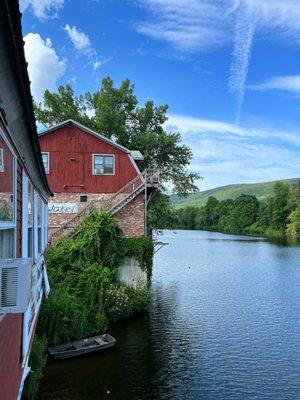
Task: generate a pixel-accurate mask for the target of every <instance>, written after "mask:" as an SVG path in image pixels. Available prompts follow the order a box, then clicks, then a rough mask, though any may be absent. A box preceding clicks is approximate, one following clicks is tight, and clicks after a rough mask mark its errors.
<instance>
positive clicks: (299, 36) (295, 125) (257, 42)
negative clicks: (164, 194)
mask: <svg viewBox="0 0 300 400" xmlns="http://www.w3.org/2000/svg"><path fill="white" fill-rule="evenodd" d="M20 5H21V10H22V12H23V19H22V23H23V35H24V40H25V54H26V58H27V61H28V65H29V66H28V69H29V75H30V79H31V89H32V94H33V96H34V98H35V99H36V100H37V101H40V100H41V99H42V94H43V92H44V90H45V89H49V90H52V91H54V90H55V89H56V88H57V86H58V85H65V84H66V83H71V84H72V85H73V87H74V90H75V91H76V93H77V94H81V93H84V92H86V91H94V90H97V89H99V87H100V85H101V81H102V79H103V78H104V77H105V76H110V77H111V78H112V79H113V80H114V82H115V84H116V85H119V84H120V83H121V81H122V80H123V79H125V78H129V79H130V80H131V81H132V82H134V83H135V87H136V93H137V96H138V98H139V101H140V102H141V105H142V104H143V103H144V102H145V101H147V100H154V102H155V104H156V105H160V104H168V105H169V120H168V122H167V126H168V127H170V128H176V129H178V130H179V131H180V133H181V135H182V141H183V143H185V144H186V145H188V146H189V147H190V148H191V149H192V151H193V159H192V162H191V165H190V167H189V169H190V170H192V171H197V172H199V173H200V175H201V176H202V177H203V179H202V180H200V181H199V182H198V184H199V188H200V190H206V189H210V188H213V187H217V186H224V185H228V184H233V183H252V182H263V181H269V180H278V179H285V178H296V177H297V178H298V177H300V1H299V0H189V1H188V2H187V1H186V0H20Z"/></svg>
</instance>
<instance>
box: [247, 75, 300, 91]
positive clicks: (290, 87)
mask: <svg viewBox="0 0 300 400" xmlns="http://www.w3.org/2000/svg"><path fill="white" fill-rule="evenodd" d="M247 89H249V90H261V91H265V90H282V91H285V92H289V93H292V94H296V95H299V94H300V75H289V76H274V77H272V78H269V79H267V80H266V81H264V82H262V83H259V84H256V85H248V86H247Z"/></svg>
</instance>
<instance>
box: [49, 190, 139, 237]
mask: <svg viewBox="0 0 300 400" xmlns="http://www.w3.org/2000/svg"><path fill="white" fill-rule="evenodd" d="M80 196H87V202H83V203H81V202H80ZM112 196H114V193H55V194H54V197H52V198H51V199H50V201H49V203H51V204H55V203H60V204H64V203H73V204H75V203H76V205H77V212H80V211H81V210H82V209H83V208H85V207H86V206H87V205H88V204H89V202H90V201H95V200H96V201H97V204H96V206H97V208H99V209H101V206H102V203H103V206H105V205H107V201H109V199H110V198H112ZM121 196H124V194H122V195H121ZM121 200H122V199H121V198H118V199H117V201H121ZM75 215H76V213H53V214H52V213H49V220H48V226H49V235H50V236H51V234H52V233H54V232H55V231H56V230H57V229H58V228H60V226H61V225H63V224H64V223H66V222H67V221H68V220H69V219H71V218H72V217H73V216H75ZM114 218H115V219H116V220H117V221H118V223H119V227H120V228H121V230H122V231H123V233H124V235H125V236H126V237H138V236H143V235H144V234H145V194H144V192H142V193H140V194H139V195H138V196H137V197H136V198H135V199H133V200H132V201H131V202H130V203H128V204H127V205H126V206H125V207H123V208H122V209H121V210H119V211H118V212H117V213H116V214H114Z"/></svg>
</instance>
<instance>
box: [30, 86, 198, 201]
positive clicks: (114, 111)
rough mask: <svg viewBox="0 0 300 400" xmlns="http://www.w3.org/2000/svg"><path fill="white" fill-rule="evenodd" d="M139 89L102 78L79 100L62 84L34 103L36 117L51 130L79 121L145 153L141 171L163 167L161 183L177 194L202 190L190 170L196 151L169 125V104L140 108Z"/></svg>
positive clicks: (148, 105) (195, 174)
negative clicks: (64, 122) (97, 84)
mask: <svg viewBox="0 0 300 400" xmlns="http://www.w3.org/2000/svg"><path fill="white" fill-rule="evenodd" d="M134 89H135V88H134V85H133V83H132V82H130V81H129V80H128V79H126V80H124V81H123V82H122V83H121V85H120V87H115V86H114V83H113V81H112V79H110V78H105V79H103V81H102V85H101V87H100V89H99V90H98V91H96V92H94V93H90V92H87V93H84V94H82V95H80V96H77V95H75V93H74V90H73V88H72V87H71V86H70V85H66V86H60V87H59V88H58V90H57V92H55V93H51V92H50V91H48V90H47V91H46V92H45V93H44V97H43V101H42V102H41V103H36V104H35V113H36V119H37V121H38V122H39V123H41V124H43V125H44V126H46V127H49V126H51V125H53V124H57V123H59V122H62V121H64V120H66V119H74V120H76V121H78V122H80V123H82V124H84V125H85V126H87V127H89V128H91V129H94V130H95V131H97V132H99V133H101V134H103V135H105V136H107V137H109V138H111V139H114V140H115V141H116V142H117V143H119V144H121V145H123V146H125V147H127V148H129V149H130V150H140V151H141V152H142V154H143V155H144V161H143V162H142V168H143V169H144V168H155V169H159V170H160V173H161V180H162V182H163V183H164V184H165V185H168V186H171V187H172V188H173V189H174V192H176V193H177V194H179V195H183V196H184V195H186V194H187V193H190V192H195V191H197V190H198V188H197V186H196V180H197V179H199V175H198V174H197V173H195V172H191V171H190V170H188V167H189V165H190V161H191V159H192V151H191V150H190V149H189V148H188V147H187V146H186V145H184V144H183V143H182V140H181V135H180V133H179V132H178V131H177V130H174V129H173V130H169V129H168V130H167V129H166V127H165V123H166V122H167V120H168V117H167V112H168V106H167V105H160V106H155V105H154V103H153V101H147V102H146V103H145V104H144V105H143V106H140V105H139V102H138V99H137V96H136V94H135V91H134ZM164 201H165V199H164Z"/></svg>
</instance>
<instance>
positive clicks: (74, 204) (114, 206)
mask: <svg viewBox="0 0 300 400" xmlns="http://www.w3.org/2000/svg"><path fill="white" fill-rule="evenodd" d="M40 144H41V149H42V154H43V160H44V166H45V169H46V173H47V177H48V182H49V185H50V187H51V190H52V191H53V193H54V198H53V200H52V202H51V203H49V228H50V235H51V236H52V235H53V234H54V235H55V234H59V233H62V232H63V231H65V230H66V229H67V230H70V229H71V228H72V227H74V225H76V223H77V222H78V221H79V220H80V216H81V215H83V214H85V213H86V212H88V211H89V210H90V209H91V207H95V208H97V209H107V210H109V211H110V212H111V213H112V214H113V215H114V216H115V218H116V219H117V220H118V222H119V226H120V227H121V229H122V230H123V232H124V234H125V235H127V236H142V235H144V234H145V230H146V223H145V210H146V197H147V192H149V188H150V186H151V188H152V189H153V188H156V187H157V185H158V176H157V175H155V179H154V177H153V174H152V175H151V176H148V178H146V175H145V173H141V171H140V170H139V163H140V161H141V160H142V159H143V157H142V155H141V153H140V152H139V151H130V150H128V149H126V148H125V147H123V146H120V145H119V144H117V143H115V142H114V141H112V140H110V139H108V138H107V137H105V136H102V135H100V134H99V133H96V132H94V131H92V130H91V129H89V128H87V127H85V126H82V125H80V124H79V123H77V122H75V121H72V120H68V121H64V122H62V123H60V124H58V125H56V126H53V127H51V128H49V129H47V130H45V131H44V132H42V133H40ZM150 180H151V183H150ZM147 181H148V183H147ZM147 188H148V191H147V190H146V189H147ZM76 221H77V222H76ZM55 232H56V233H55Z"/></svg>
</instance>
